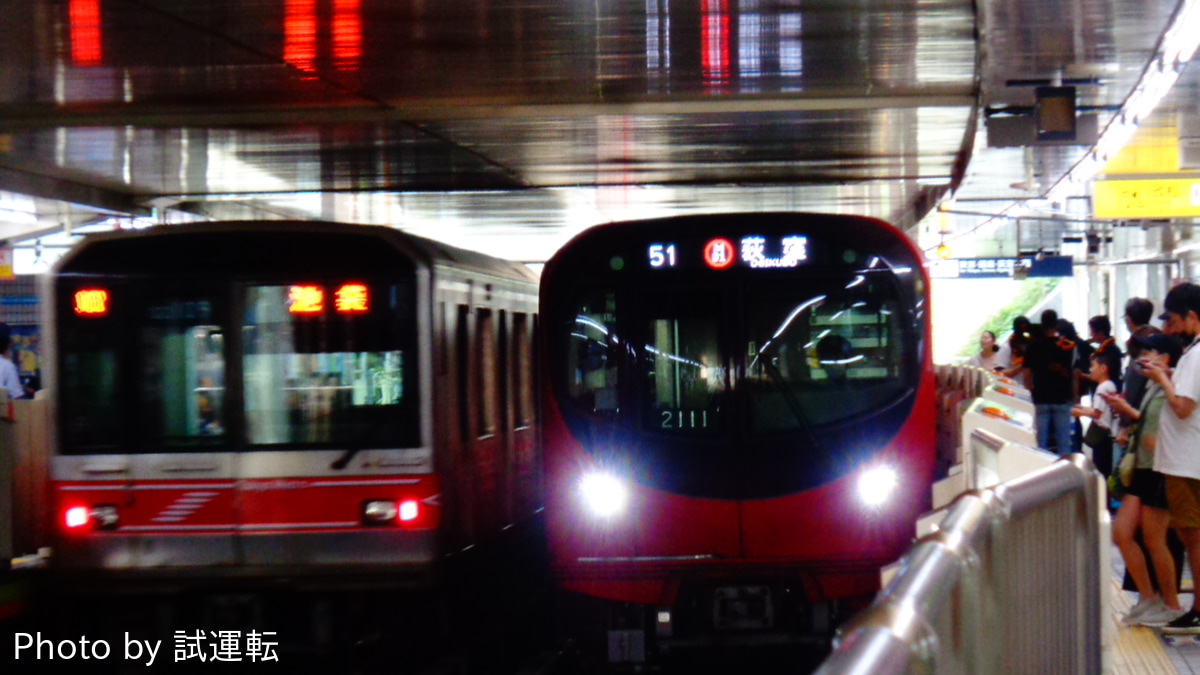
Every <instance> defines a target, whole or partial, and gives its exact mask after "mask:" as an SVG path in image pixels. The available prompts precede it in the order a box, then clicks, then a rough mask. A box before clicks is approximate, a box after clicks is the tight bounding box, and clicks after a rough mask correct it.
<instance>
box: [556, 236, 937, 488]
mask: <svg viewBox="0 0 1200 675" xmlns="http://www.w3.org/2000/svg"><path fill="white" fill-rule="evenodd" d="M921 279H922V275H921V271H920V268H919V263H918V262H917V261H916V260H915V259H914V258H913V256H912V254H911V252H910V250H909V249H908V248H907V246H906V245H905V244H904V242H903V241H902V240H901V239H900V238H899V235H898V234H896V233H894V231H892V230H890V228H885V227H884V226H883V225H882V224H879V223H877V222H875V221H864V220H860V219H852V218H837V217H828V216H813V217H808V216H800V215H770V216H711V217H699V218H681V219H676V220H674V221H649V222H645V223H633V224H622V225H613V226H604V227H600V228H596V229H594V230H592V231H590V232H588V233H585V234H584V235H582V236H581V237H580V238H578V239H577V240H576V241H575V242H573V243H572V244H570V245H568V246H567V247H566V248H565V249H564V250H563V251H560V253H559V255H558V256H556V258H555V259H554V260H552V261H551V263H550V264H549V265H548V266H547V269H546V271H545V273H544V274H543V279H542V282H543V313H544V316H545V318H546V321H547V327H548V329H549V345H548V346H549V354H550V357H551V359H552V361H551V363H552V368H551V377H552V385H553V389H554V391H555V393H556V395H557V396H558V397H559V399H560V408H561V409H562V411H563V414H564V417H565V418H566V422H567V424H568V427H569V428H570V429H571V431H572V433H573V434H574V435H575V436H576V438H577V439H579V440H580V442H581V443H582V444H583V445H584V447H585V449H587V450H588V451H589V452H591V453H593V454H596V455H602V456H605V457H606V459H607V460H608V461H616V462H619V463H620V464H622V465H626V466H629V467H630V468H631V469H632V470H633V471H634V473H635V474H636V475H637V476H638V477H639V480H640V481H642V482H644V483H647V484H650V485H654V486H657V487H660V488H662V489H665V490H668V491H672V492H676V493H681V494H688V495H694V496H704V497H720V498H756V497H765V496H773V495H779V494H787V493H791V492H796V491H799V490H802V489H805V488H808V487H812V486H814V485H819V484H821V483H824V482H827V481H829V480H832V479H833V478H836V477H837V476H838V475H840V474H841V473H842V472H844V471H846V470H848V469H849V468H850V467H851V466H853V465H854V464H855V463H856V462H858V461H861V460H862V459H863V458H864V457H867V456H869V455H870V454H871V453H873V452H875V451H878V450H879V449H880V448H881V447H882V445H883V444H885V443H886V442H887V440H888V439H889V438H890V437H891V436H892V435H893V434H894V433H895V432H896V431H897V430H898V428H899V426H900V425H901V424H902V423H903V421H904V420H905V418H906V417H907V415H908V413H909V411H910V410H911V406H912V400H913V396H914V394H915V390H916V386H917V381H918V377H919V372H920V368H919V356H920V354H921V350H922V347H923V346H922V344H921V340H922V336H923V333H922V328H921V327H922V323H921V321H922V315H921V313H922V311H923V308H922V306H921V299H922V298H923V295H924V290H923V286H922V283H923V282H922V281H921Z"/></svg>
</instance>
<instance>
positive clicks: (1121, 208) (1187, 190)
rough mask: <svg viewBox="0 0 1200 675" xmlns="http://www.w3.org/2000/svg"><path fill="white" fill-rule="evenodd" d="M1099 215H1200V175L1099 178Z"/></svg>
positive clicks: (1095, 207)
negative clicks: (1189, 176)
mask: <svg viewBox="0 0 1200 675" xmlns="http://www.w3.org/2000/svg"><path fill="white" fill-rule="evenodd" d="M1092 211H1093V213H1094V214H1095V216H1096V217H1097V218H1187V217H1192V216H1200V178H1158V179H1153V180H1098V181H1096V182H1095V183H1093V184H1092Z"/></svg>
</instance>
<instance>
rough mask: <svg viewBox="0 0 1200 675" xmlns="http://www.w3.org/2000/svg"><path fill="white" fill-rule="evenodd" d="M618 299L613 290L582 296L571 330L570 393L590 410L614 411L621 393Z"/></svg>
mask: <svg viewBox="0 0 1200 675" xmlns="http://www.w3.org/2000/svg"><path fill="white" fill-rule="evenodd" d="M616 317H617V300H616V294H615V293H612V292H604V291H601V292H595V293H593V294H591V295H588V296H584V297H582V298H580V299H579V301H578V302H577V303H576V305H575V312H574V319H573V320H572V323H571V325H570V326H568V327H567V330H568V331H569V333H570V341H569V343H568V346H567V354H566V358H567V364H566V365H567V371H566V375H567V383H566V384H567V393H568V395H569V396H570V397H571V398H572V399H574V400H575V402H576V403H577V404H578V405H579V406H580V408H582V409H583V410H586V411H587V412H591V413H607V414H614V413H616V412H618V410H619V407H620V406H619V404H620V401H619V397H618V395H617V392H618V389H617V384H618V382H617V377H618V374H617V358H616V357H617V348H618V344H619V341H620V336H619V335H618V334H617V332H616V328H617V321H616Z"/></svg>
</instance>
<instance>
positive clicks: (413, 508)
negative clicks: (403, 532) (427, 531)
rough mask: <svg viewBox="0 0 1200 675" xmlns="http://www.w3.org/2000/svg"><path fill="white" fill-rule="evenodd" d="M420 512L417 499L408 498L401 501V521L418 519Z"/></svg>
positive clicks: (406, 521)
mask: <svg viewBox="0 0 1200 675" xmlns="http://www.w3.org/2000/svg"><path fill="white" fill-rule="evenodd" d="M419 513H420V508H419V507H418V503H417V500H415V499H406V500H404V501H402V502H400V522H402V523H408V522H412V521H414V520H416V519H417V515H419Z"/></svg>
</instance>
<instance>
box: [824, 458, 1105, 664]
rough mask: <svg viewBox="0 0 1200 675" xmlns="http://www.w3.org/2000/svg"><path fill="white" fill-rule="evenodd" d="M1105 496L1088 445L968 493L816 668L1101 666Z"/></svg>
mask: <svg viewBox="0 0 1200 675" xmlns="http://www.w3.org/2000/svg"><path fill="white" fill-rule="evenodd" d="M1103 495H1104V491H1103V485H1102V483H1101V482H1100V474H1099V473H1097V472H1096V471H1095V470H1094V469H1093V467H1092V465H1091V462H1089V461H1088V459H1087V458H1086V457H1085V456H1083V455H1071V456H1070V457H1068V458H1066V459H1062V460H1059V461H1057V462H1055V463H1054V464H1052V465H1050V466H1047V467H1045V468H1043V469H1040V470H1038V471H1035V472H1033V473H1031V474H1028V475H1026V476H1022V477H1021V478H1017V479H1015V480H1013V481H1011V482H1008V483H1004V484H1001V485H998V486H996V487H994V488H991V489H988V490H982V491H976V492H970V493H967V494H964V495H963V496H962V497H960V498H958V500H956V501H955V502H954V503H953V504H952V505H951V506H950V507H949V509H948V512H947V514H946V517H945V518H944V519H943V520H942V521H941V523H940V524H939V525H938V526H937V527H936V529H935V531H934V532H933V533H931V534H929V535H926V536H925V537H923V538H921V539H920V540H918V542H917V543H916V544H915V545H914V546H913V548H912V549H911V551H910V552H909V553H908V555H907V556H906V557H905V559H904V560H903V561H902V565H901V570H900V572H899V574H898V575H897V576H896V578H895V579H894V580H893V582H892V583H891V584H890V585H889V586H888V587H887V588H885V589H884V590H883V591H881V592H880V594H879V597H878V598H877V599H876V601H875V603H874V604H873V605H872V606H871V607H870V608H869V609H868V610H867V611H865V612H864V613H862V614H860V615H858V616H857V617H855V618H854V619H852V620H851V621H850V622H849V623H848V624H847V625H845V626H843V627H842V628H841V629H840V630H839V631H838V637H837V639H836V640H835V643H834V651H833V653H832V654H831V655H830V656H829V658H828V659H826V661H825V663H824V664H822V666H821V667H820V669H818V670H817V671H816V672H817V674H818V675H843V674H851V673H853V674H855V675H859V674H861V675H866V674H868V673H869V674H871V675H893V674H897V675H898V674H900V673H913V674H916V673H923V674H924V673H939V674H951V673H963V674H964V675H966V674H970V675H992V674H995V675H1000V674H1008V673H1056V674H1059V673H1062V674H1072V673H1078V674H1080V675H1083V674H1087V675H1092V674H1094V673H1099V672H1101V670H1102V660H1103V659H1102V647H1101V646H1102V631H1103V622H1102V620H1101V617H1102V616H1103V615H1104V610H1105V607H1104V604H1105V603H1104V596H1103V595H1102V593H1101V590H1102V588H1103V586H1102V579H1104V578H1106V576H1105V575H1106V574H1107V569H1108V568H1107V564H1108V563H1107V558H1108V556H1107V551H1108V546H1107V544H1108V541H1107V539H1108V514H1107V511H1106V510H1105V505H1104V503H1103V499H1102V498H1103Z"/></svg>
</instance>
